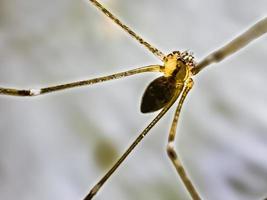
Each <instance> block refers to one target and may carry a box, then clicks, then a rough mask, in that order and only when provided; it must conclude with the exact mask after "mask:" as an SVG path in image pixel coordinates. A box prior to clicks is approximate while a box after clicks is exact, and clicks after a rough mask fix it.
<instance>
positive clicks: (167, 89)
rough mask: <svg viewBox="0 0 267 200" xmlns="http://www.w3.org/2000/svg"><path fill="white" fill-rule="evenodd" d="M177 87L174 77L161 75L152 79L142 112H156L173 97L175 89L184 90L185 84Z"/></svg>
mask: <svg viewBox="0 0 267 200" xmlns="http://www.w3.org/2000/svg"><path fill="white" fill-rule="evenodd" d="M178 87H181V89H179V88H177V84H176V80H175V79H174V78H173V77H165V76H161V77H159V78H157V79H155V80H154V81H152V82H151V83H150V84H149V85H148V87H147V88H146V90H145V93H144V95H143V97H142V102H141V112H142V113H149V112H155V111H157V110H159V109H161V108H163V107H164V106H165V105H166V104H167V103H168V102H169V101H170V100H171V98H172V97H173V95H174V93H175V91H176V90H177V89H178V90H180V91H181V90H182V88H183V85H179V86H178Z"/></svg>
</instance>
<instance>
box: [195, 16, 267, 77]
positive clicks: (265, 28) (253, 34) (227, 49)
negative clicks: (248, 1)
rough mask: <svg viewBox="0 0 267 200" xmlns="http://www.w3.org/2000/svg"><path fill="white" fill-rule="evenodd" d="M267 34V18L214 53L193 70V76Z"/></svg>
mask: <svg viewBox="0 0 267 200" xmlns="http://www.w3.org/2000/svg"><path fill="white" fill-rule="evenodd" d="M266 32H267V17H265V18H264V19H262V20H261V21H259V22H257V23H256V24H254V25H253V26H252V27H250V28H249V29H248V30H247V31H245V32H244V33H242V34H241V35H240V36H238V37H237V38H235V39H233V40H232V41H230V42H229V43H228V44H226V45H225V46H223V47H222V48H220V49H218V50H216V51H214V52H212V53H211V54H209V55H208V56H207V57H205V58H204V59H203V60H202V61H200V62H199V63H198V64H197V66H196V67H195V68H194V69H193V70H192V72H193V74H194V75H196V74H197V73H198V72H200V71H201V70H202V69H204V68H205V67H207V66H208V65H210V64H212V63H216V62H220V61H222V60H223V59H225V58H227V57H228V56H230V55H232V54H234V53H235V52H237V51H239V50H240V49H242V48H243V47H245V46H247V45H248V44H249V43H250V42H252V41H253V40H255V39H257V38H259V37H260V36H262V35H264V34H265V33H266Z"/></svg>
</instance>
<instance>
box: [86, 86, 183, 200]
mask: <svg viewBox="0 0 267 200" xmlns="http://www.w3.org/2000/svg"><path fill="white" fill-rule="evenodd" d="M179 94H180V92H179V91H177V92H176V93H175V94H174V96H173V98H172V99H171V101H170V102H169V103H168V104H167V105H166V106H165V107H164V108H163V109H162V110H161V111H160V113H159V114H158V115H157V116H156V117H155V118H154V119H153V120H152V122H151V123H150V124H149V125H148V126H147V127H146V128H145V129H144V130H143V131H142V132H141V134H140V135H139V136H138V137H137V138H136V139H135V140H134V142H133V143H132V144H131V145H130V146H129V147H128V149H127V150H126V151H125V152H124V154H123V155H122V156H121V157H120V158H119V160H118V161H117V162H116V163H115V164H114V165H113V167H112V168H111V169H110V170H109V171H108V172H107V173H106V174H105V175H104V176H103V177H102V178H101V179H100V181H99V182H98V183H97V184H96V185H95V186H94V187H93V188H92V189H91V190H90V192H89V194H88V195H87V196H86V197H85V198H84V200H90V199H92V198H93V197H94V196H95V195H96V193H97V192H98V191H99V189H100V188H101V187H102V186H103V184H104V183H105V182H106V181H107V180H108V178H109V177H110V176H111V175H112V174H113V173H114V172H115V171H116V169H117V168H118V167H119V166H120V165H121V163H122V162H123V161H124V160H125V159H126V158H127V156H128V155H129V154H130V153H131V152H132V150H133V149H134V148H135V147H136V146H137V145H138V144H139V143H140V142H141V140H142V139H143V138H144V137H145V136H146V135H147V133H148V132H149V131H150V129H151V128H152V127H153V126H154V125H155V124H156V123H157V122H158V121H159V120H160V119H161V118H162V117H163V116H164V115H165V113H166V112H167V111H168V110H169V109H170V107H171V106H172V105H173V104H174V102H175V101H176V100H177V98H178V96H179Z"/></svg>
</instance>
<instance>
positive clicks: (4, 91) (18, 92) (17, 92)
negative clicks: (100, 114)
mask: <svg viewBox="0 0 267 200" xmlns="http://www.w3.org/2000/svg"><path fill="white" fill-rule="evenodd" d="M163 69H164V67H163V66H160V65H150V66H145V67H140V68H136V69H132V70H129V71H124V72H119V73H115V74H112V75H108V76H102V77H99V78H93V79H89V80H83V81H76V82H71V83H65V84H61V85H55V86H50V87H45V88H41V89H27V90H23V89H14V88H3V87H0V95H11V96H37V95H41V94H47V93H51V92H57V91H60V90H66V89H70V88H74V87H81V86H86V85H93V84H96V83H101V82H104V81H110V80H113V79H119V78H124V77H127V76H132V75H135V74H140V73H144V72H162V71H163Z"/></svg>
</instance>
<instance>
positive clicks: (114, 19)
mask: <svg viewBox="0 0 267 200" xmlns="http://www.w3.org/2000/svg"><path fill="white" fill-rule="evenodd" d="M89 1H91V2H92V3H93V4H94V5H95V6H96V7H97V8H98V9H99V10H100V11H101V12H103V13H104V14H105V15H106V16H107V17H108V18H110V19H111V20H112V21H113V22H115V23H116V24H117V25H119V26H120V27H121V28H122V29H123V30H124V31H126V32H127V33H128V34H130V35H131V36H132V37H133V38H134V39H136V40H137V41H138V42H139V43H140V44H142V45H143V46H145V47H146V48H147V49H148V50H149V51H150V52H151V53H153V54H154V55H155V56H156V57H158V58H159V59H160V60H161V61H164V58H165V55H164V54H163V53H162V52H161V51H160V50H158V49H157V48H155V47H153V46H152V45H151V44H149V43H148V42H147V41H145V40H144V39H143V38H141V37H140V36H139V35H137V34H136V33H135V32H134V31H133V30H131V29H130V28H129V27H128V26H126V25H125V24H124V23H122V22H121V21H120V20H119V19H118V18H117V17H116V16H114V15H113V14H112V13H111V12H109V11H108V10H107V9H106V8H105V7H104V6H103V5H101V4H100V3H99V2H98V1H97V0H89Z"/></svg>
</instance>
